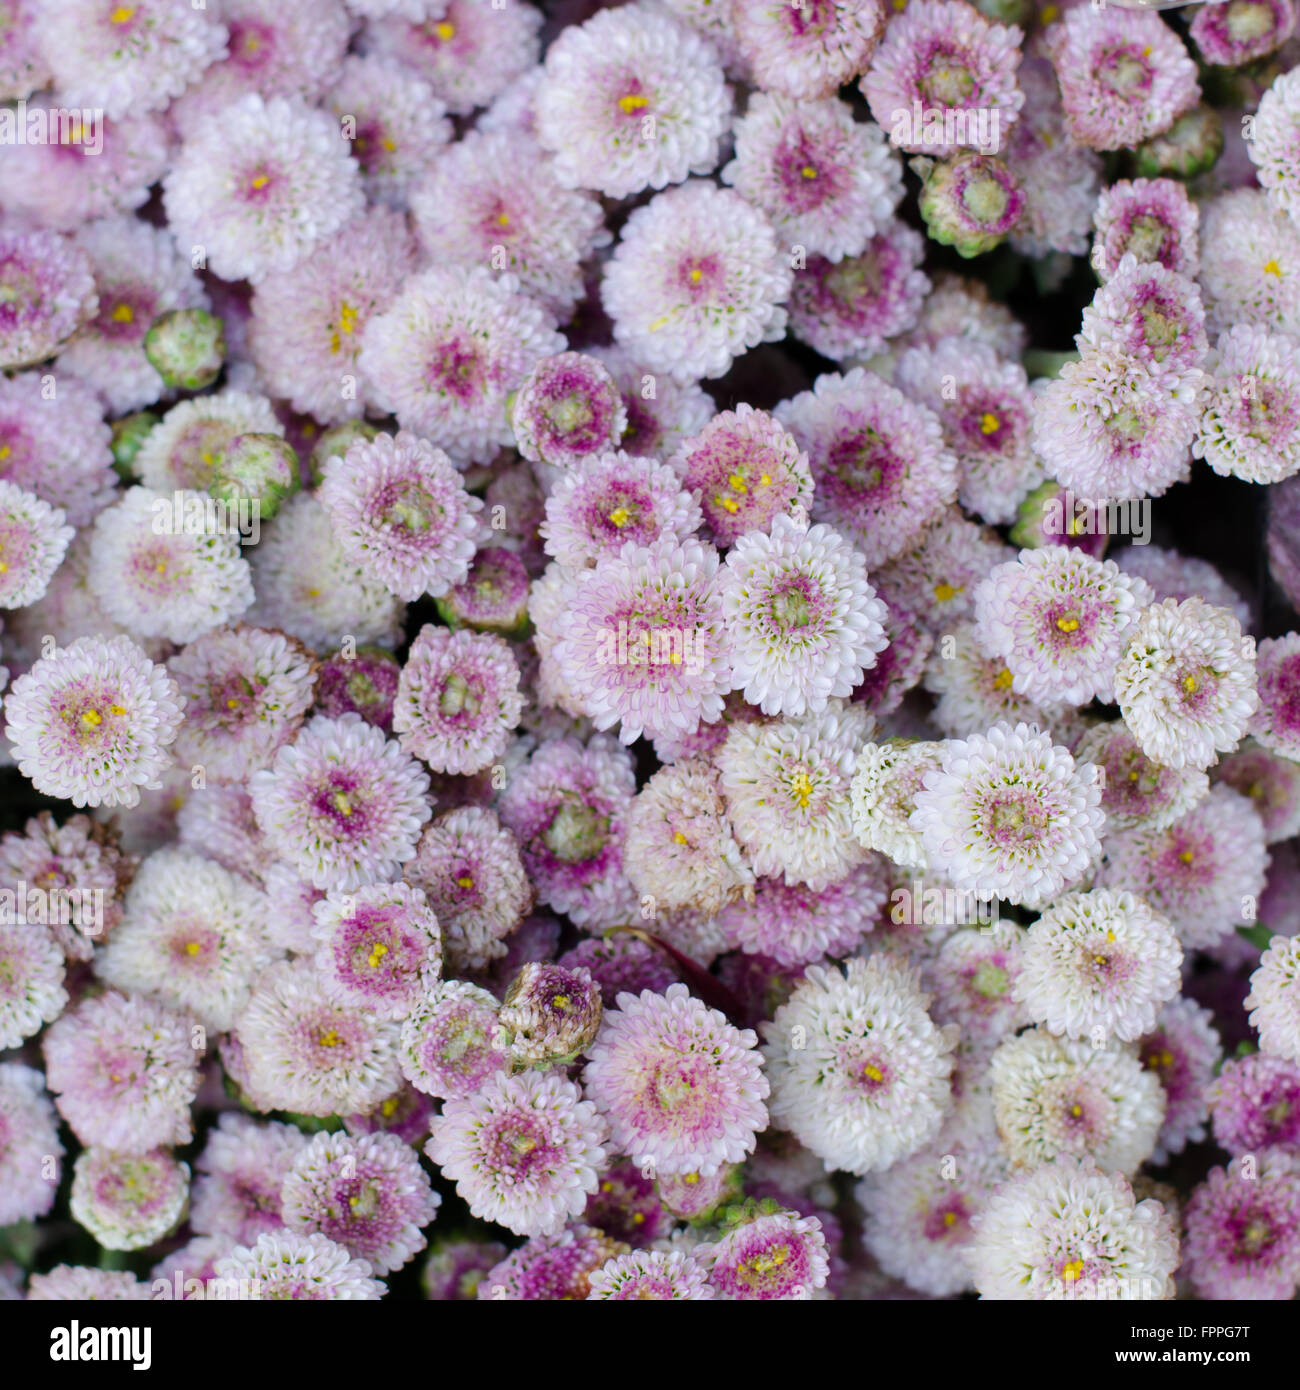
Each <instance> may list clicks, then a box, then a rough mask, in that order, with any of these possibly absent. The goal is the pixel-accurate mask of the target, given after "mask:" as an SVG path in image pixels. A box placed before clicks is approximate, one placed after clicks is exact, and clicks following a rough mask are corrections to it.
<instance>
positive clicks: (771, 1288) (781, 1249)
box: [695, 1211, 830, 1301]
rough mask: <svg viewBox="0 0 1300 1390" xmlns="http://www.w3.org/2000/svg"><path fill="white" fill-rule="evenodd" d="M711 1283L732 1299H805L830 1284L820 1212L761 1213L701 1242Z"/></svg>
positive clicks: (699, 1254) (697, 1255) (699, 1253)
mask: <svg viewBox="0 0 1300 1390" xmlns="http://www.w3.org/2000/svg"><path fill="white" fill-rule="evenodd" d="M695 1258H696V1259H698V1260H700V1261H702V1262H703V1264H704V1266H705V1268H706V1269H707V1270H708V1272H709V1283H710V1284H711V1285H712V1287H713V1288H714V1289H716V1290H717V1292H718V1293H719V1294H720V1295H721V1296H722V1297H723V1298H726V1299H728V1300H735V1301H748V1300H751V1299H781V1300H789V1299H804V1298H810V1297H811V1296H812V1294H813V1292H814V1291H815V1290H817V1289H821V1288H824V1287H825V1286H826V1280H827V1277H828V1275H829V1274H830V1260H829V1258H828V1252H827V1247H826V1237H825V1235H824V1234H823V1232H822V1223H821V1222H820V1221H819V1220H818V1219H817V1218H816V1217H815V1216H799V1215H797V1214H796V1213H795V1212H792V1211H791V1212H781V1213H779V1214H777V1215H773V1216H759V1217H757V1218H756V1219H755V1220H753V1221H747V1222H745V1223H744V1224H743V1225H741V1226H737V1227H736V1228H735V1229H734V1230H732V1231H729V1232H728V1233H727V1234H726V1235H724V1236H723V1237H722V1238H721V1239H720V1240H716V1241H711V1242H709V1243H707V1244H705V1245H701V1246H699V1247H697V1249H696V1251H695Z"/></svg>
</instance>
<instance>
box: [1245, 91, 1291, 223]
mask: <svg viewBox="0 0 1300 1390" xmlns="http://www.w3.org/2000/svg"><path fill="white" fill-rule="evenodd" d="M1293 72H1294V70H1292V72H1285V73H1283V74H1282V75H1281V76H1279V77H1276V78H1274V80H1273V83H1272V85H1271V86H1270V87H1269V89H1268V90H1267V91H1266V92H1265V93H1264V95H1263V96H1262V97H1261V98H1260V103H1259V111H1258V112H1257V113H1256V115H1255V120H1254V125H1253V136H1252V138H1251V139H1249V140H1247V141H1246V149H1247V151H1248V152H1249V154H1250V157H1251V160H1252V162H1253V163H1254V165H1255V167H1256V169H1257V170H1258V171H1259V183H1260V187H1261V188H1263V189H1264V191H1265V192H1266V193H1267V194H1268V196H1269V197H1270V198H1271V199H1272V200H1273V203H1274V205H1275V206H1276V207H1279V208H1281V209H1282V211H1283V212H1285V213H1287V214H1288V216H1290V218H1291V220H1292V221H1293V222H1297V223H1300V199H1297V197H1296V194H1295V181H1296V178H1297V176H1300V162H1298V161H1300V85H1297V84H1298V83H1300V79H1297V78H1295V77H1294V76H1293Z"/></svg>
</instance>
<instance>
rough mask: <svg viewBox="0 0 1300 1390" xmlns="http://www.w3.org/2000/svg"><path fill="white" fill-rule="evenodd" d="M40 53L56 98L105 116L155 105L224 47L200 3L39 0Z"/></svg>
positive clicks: (223, 34) (223, 32) (222, 33)
mask: <svg viewBox="0 0 1300 1390" xmlns="http://www.w3.org/2000/svg"><path fill="white" fill-rule="evenodd" d="M37 13H38V15H39V24H40V29H39V33H40V41H41V42H40V47H41V53H42V54H43V56H44V57H45V60H46V62H47V63H48V64H49V66H50V69H51V70H52V72H53V75H54V82H55V85H56V86H57V88H58V91H59V95H60V98H61V99H62V100H63V101H64V102H65V103H66V104H67V105H68V106H70V107H78V106H80V107H90V106H98V107H100V108H101V109H102V110H103V112H104V114H105V115H107V116H108V118H109V119H110V120H117V119H118V118H119V117H121V116H124V115H126V114H127V112H128V111H130V112H131V113H133V114H135V113H138V112H141V111H155V110H158V109H160V108H161V107H164V106H166V105H167V103H168V102H169V101H170V100H171V99H172V98H173V97H177V96H180V94H181V93H182V92H183V91H184V90H185V88H186V87H187V86H188V85H189V84H190V83H191V82H194V81H196V80H198V79H200V76H201V74H202V73H203V71H204V69H205V68H207V67H209V66H211V64H212V63H214V62H216V61H217V59H218V58H221V57H223V56H224V54H225V49H226V39H227V34H228V31H227V29H226V26H225V25H224V24H222V23H221V22H220V21H219V20H218V19H217V18H216V17H215V16H214V15H212V14H210V13H208V11H206V10H195V9H191V8H189V7H181V6H178V5H171V4H168V3H166V2H165V0H143V3H138V4H135V5H117V6H114V7H112V8H110V7H109V6H108V5H105V4H103V3H102V0H70V3H68V4H63V3H61V2H60V3H48V0H41V3H40V4H39V5H38V10H37Z"/></svg>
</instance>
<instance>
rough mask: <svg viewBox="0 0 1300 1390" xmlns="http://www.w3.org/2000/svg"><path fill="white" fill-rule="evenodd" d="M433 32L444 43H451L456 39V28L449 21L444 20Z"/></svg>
mask: <svg viewBox="0 0 1300 1390" xmlns="http://www.w3.org/2000/svg"><path fill="white" fill-rule="evenodd" d="M433 32H434V33H435V34H437V36H438V37H439V38H440V39H441V40H442V41H443V43H450V42H451V41H452V39H454V38H455V37H456V26H455V25H454V24H452V23H451V22H450V21H448V20H445V19H444V20H443V21H442V22H441V23H440V24H435V25H434V26H433Z"/></svg>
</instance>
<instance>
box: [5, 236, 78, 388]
mask: <svg viewBox="0 0 1300 1390" xmlns="http://www.w3.org/2000/svg"><path fill="white" fill-rule="evenodd" d="M0 304H2V305H3V308H2V309H0V367H4V368H6V369H10V368H14V367H28V366H32V365H33V364H35V363H37V362H42V361H44V360H45V359H46V358H47V357H52V356H53V355H54V354H55V353H56V352H58V351H59V349H60V348H61V347H62V346H63V345H64V344H65V343H66V342H67V341H68V340H69V339H70V338H71V337H72V336H73V334H74V333H76V332H77V330H78V329H79V328H81V327H82V325H83V324H86V323H88V322H89V321H90V320H91V319H93V318H94V317H95V313H96V311H97V310H98V308H99V296H98V294H97V293H96V290H95V276H94V268H93V266H92V265H91V262H90V258H89V256H87V255H86V253H85V252H84V251H83V250H81V248H80V247H79V246H77V245H76V243H75V242H73V241H72V240H71V239H70V238H68V237H62V236H59V235H57V234H56V233H54V232H22V231H17V230H14V229H10V230H6V231H0Z"/></svg>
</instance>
